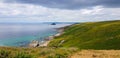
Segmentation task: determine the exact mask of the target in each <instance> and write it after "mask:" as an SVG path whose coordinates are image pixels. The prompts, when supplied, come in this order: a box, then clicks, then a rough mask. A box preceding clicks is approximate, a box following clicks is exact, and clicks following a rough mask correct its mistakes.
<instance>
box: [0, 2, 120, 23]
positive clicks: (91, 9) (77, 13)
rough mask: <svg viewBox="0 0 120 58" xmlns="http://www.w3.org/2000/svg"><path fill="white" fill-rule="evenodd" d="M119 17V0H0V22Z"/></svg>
mask: <svg viewBox="0 0 120 58" xmlns="http://www.w3.org/2000/svg"><path fill="white" fill-rule="evenodd" d="M103 20H120V0H0V22H51V21H52V22H88V21H103Z"/></svg>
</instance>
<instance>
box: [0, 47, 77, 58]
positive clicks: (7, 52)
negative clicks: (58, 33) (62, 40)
mask: <svg viewBox="0 0 120 58" xmlns="http://www.w3.org/2000/svg"><path fill="white" fill-rule="evenodd" d="M76 51H77V49H75V48H67V49H66V48H50V47H46V48H16V47H0V58H68V57H69V55H71V54H73V53H74V52H76Z"/></svg>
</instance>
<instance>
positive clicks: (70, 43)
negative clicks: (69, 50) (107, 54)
mask: <svg viewBox="0 0 120 58" xmlns="http://www.w3.org/2000/svg"><path fill="white" fill-rule="evenodd" d="M62 40H65V42H64V43H62V44H61V45H60V46H61V47H77V48H80V49H120V21H119V20H118V21H106V22H88V23H81V24H75V25H72V26H69V27H66V28H65V31H64V34H63V35H61V36H59V37H56V38H55V39H54V40H52V41H51V42H50V44H49V46H58V45H59V43H60V42H61V41H62Z"/></svg>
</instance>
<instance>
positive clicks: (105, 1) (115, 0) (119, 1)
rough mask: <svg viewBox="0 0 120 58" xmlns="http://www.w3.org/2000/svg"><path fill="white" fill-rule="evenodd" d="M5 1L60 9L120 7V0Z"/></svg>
mask: <svg viewBox="0 0 120 58" xmlns="http://www.w3.org/2000/svg"><path fill="white" fill-rule="evenodd" d="M5 2H10V3H12V2H15V3H25V4H26V3H27V4H34V5H41V6H45V7H49V8H60V9H83V8H89V7H94V6H104V7H109V8H114V7H120V0H5Z"/></svg>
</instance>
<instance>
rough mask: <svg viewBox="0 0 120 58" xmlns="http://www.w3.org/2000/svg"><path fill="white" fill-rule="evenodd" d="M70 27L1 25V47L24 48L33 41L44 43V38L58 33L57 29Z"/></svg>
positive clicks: (46, 24)
mask: <svg viewBox="0 0 120 58" xmlns="http://www.w3.org/2000/svg"><path fill="white" fill-rule="evenodd" d="M68 25H70V24H68V23H66V24H65V23H64V24H56V25H51V24H48V23H40V24H34V23H32V24H31V23H29V24H16V23H14V24H10V23H9V24H6V23H4V24H0V46H15V47H19V46H24V45H26V44H28V43H30V42H31V41H33V40H38V41H43V40H44V38H46V37H48V36H52V35H55V34H56V33H58V31H57V30H56V28H60V27H64V26H68Z"/></svg>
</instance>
